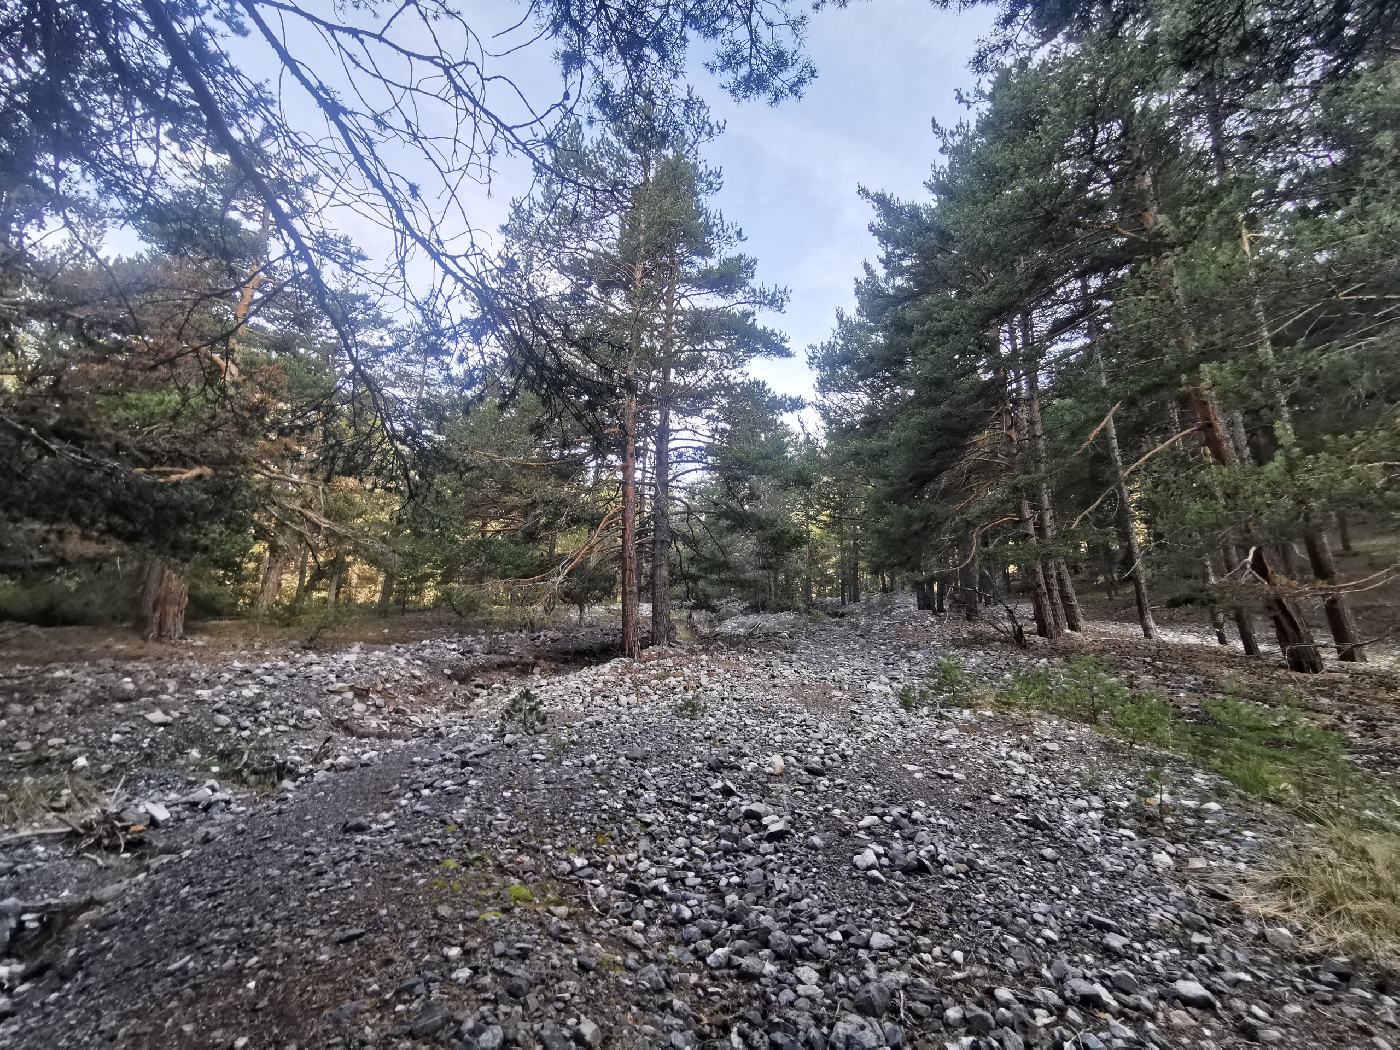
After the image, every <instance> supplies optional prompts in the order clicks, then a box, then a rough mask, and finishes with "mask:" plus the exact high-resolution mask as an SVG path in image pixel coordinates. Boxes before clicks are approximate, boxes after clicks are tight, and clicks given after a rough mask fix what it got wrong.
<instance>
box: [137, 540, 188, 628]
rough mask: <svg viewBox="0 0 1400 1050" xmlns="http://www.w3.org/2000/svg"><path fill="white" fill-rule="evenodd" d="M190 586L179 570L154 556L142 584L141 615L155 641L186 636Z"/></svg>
mask: <svg viewBox="0 0 1400 1050" xmlns="http://www.w3.org/2000/svg"><path fill="white" fill-rule="evenodd" d="M189 597H190V587H189V584H188V583H187V582H186V580H185V578H184V577H183V576H182V575H180V573H178V572H176V571H175V570H173V569H171V568H170V567H169V566H168V565H166V564H165V562H163V561H161V560H160V559H157V558H153V559H151V561H150V563H149V564H148V565H147V567H146V578H145V582H144V585H143V586H142V588H141V619H142V622H143V623H144V625H145V635H146V637H147V638H149V639H151V640H152V641H160V642H178V641H179V640H180V639H181V638H183V637H184V636H185V610H186V608H187V607H188V605H189Z"/></svg>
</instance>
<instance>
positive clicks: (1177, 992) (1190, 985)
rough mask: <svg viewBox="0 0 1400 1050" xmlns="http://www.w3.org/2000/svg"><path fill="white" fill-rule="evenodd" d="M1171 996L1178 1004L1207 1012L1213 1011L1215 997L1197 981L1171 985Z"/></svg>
mask: <svg viewBox="0 0 1400 1050" xmlns="http://www.w3.org/2000/svg"><path fill="white" fill-rule="evenodd" d="M1172 995H1173V996H1175V997H1176V999H1177V1000H1178V1001H1179V1002H1183V1003H1185V1004H1186V1005H1187V1006H1200V1007H1204V1008H1206V1009H1209V1010H1214V1009H1215V996H1213V995H1211V994H1210V992H1208V991H1206V989H1205V986H1204V985H1202V984H1200V983H1199V982H1198V981H1187V980H1180V981H1177V982H1176V983H1175V984H1173V985H1172Z"/></svg>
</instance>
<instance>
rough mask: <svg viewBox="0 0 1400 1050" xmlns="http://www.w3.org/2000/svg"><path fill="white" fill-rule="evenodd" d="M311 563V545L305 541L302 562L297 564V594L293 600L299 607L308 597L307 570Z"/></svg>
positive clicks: (302, 548)
mask: <svg viewBox="0 0 1400 1050" xmlns="http://www.w3.org/2000/svg"><path fill="white" fill-rule="evenodd" d="M310 561H311V544H309V543H307V542H306V541H305V540H303V541H302V544H301V560H300V561H299V563H298V564H297V592H296V596H295V597H294V598H293V599H292V604H293V605H299V604H300V603H301V600H302V598H304V597H305V596H306V570H307V566H308V564H309V563H310Z"/></svg>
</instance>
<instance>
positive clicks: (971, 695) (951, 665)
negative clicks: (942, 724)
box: [899, 653, 986, 711]
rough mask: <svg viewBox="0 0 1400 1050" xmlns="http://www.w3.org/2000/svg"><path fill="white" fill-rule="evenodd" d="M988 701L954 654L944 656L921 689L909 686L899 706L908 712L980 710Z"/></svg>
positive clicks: (924, 681)
mask: <svg viewBox="0 0 1400 1050" xmlns="http://www.w3.org/2000/svg"><path fill="white" fill-rule="evenodd" d="M985 699H986V697H985V696H984V694H983V692H982V690H981V689H980V688H979V687H977V686H976V685H974V684H973V682H972V680H971V678H970V677H969V676H968V673H967V669H966V668H965V667H963V664H962V661H961V660H959V659H958V658H957V656H955V655H954V654H952V653H944V654H943V655H942V656H940V657H939V658H938V659H937V660H935V661H934V664H933V667H932V668H931V669H930V670H929V671H928V672H927V673H926V674H925V675H924V678H923V681H922V682H921V683H920V684H918V685H906V686H905V687H904V688H903V689H901V690H900V691H899V703H900V705H901V706H902V707H903V708H904V709H905V710H906V711H917V710H919V709H920V708H926V707H931V708H934V709H941V708H945V707H980V706H981V705H982V702H983V701H984V700H985Z"/></svg>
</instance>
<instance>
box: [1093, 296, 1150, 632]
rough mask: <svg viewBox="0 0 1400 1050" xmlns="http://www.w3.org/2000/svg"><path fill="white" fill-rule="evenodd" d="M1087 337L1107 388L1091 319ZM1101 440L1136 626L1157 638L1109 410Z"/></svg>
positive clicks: (1106, 376) (1115, 429) (1104, 371)
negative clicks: (1130, 583) (1113, 492)
mask: <svg viewBox="0 0 1400 1050" xmlns="http://www.w3.org/2000/svg"><path fill="white" fill-rule="evenodd" d="M1089 338H1090V340H1091V343H1092V345H1093V348H1094V363H1095V364H1096V365H1097V366H1098V372H1099V389H1101V390H1107V389H1108V371H1107V369H1105V368H1104V363H1103V350H1102V348H1101V347H1100V346H1099V341H1098V332H1097V331H1096V330H1095V326H1094V324H1093V323H1092V322H1091V323H1090V326H1089ZM1104 440H1105V442H1106V444H1107V445H1108V462H1109V465H1110V466H1111V467H1112V468H1113V484H1114V487H1115V488H1116V489H1117V491H1118V514H1117V519H1118V541H1119V543H1121V544H1122V545H1123V553H1124V555H1126V556H1127V558H1128V560H1129V567H1128V576H1129V578H1130V579H1131V580H1132V581H1133V600H1134V602H1135V603H1136V605H1137V615H1138V626H1139V627H1140V628H1141V629H1142V636H1143V637H1144V638H1147V639H1149V640H1151V639H1153V638H1156V637H1157V624H1156V621H1154V620H1153V619H1152V602H1151V599H1150V597H1149V595H1148V593H1147V565H1146V563H1145V562H1144V560H1143V553H1142V546H1141V545H1140V544H1139V543H1138V537H1137V520H1136V516H1135V515H1134V514H1133V502H1132V499H1131V497H1130V496H1129V494H1128V485H1127V482H1125V481H1124V480H1123V451H1122V449H1121V448H1120V447H1119V445H1118V424H1117V423H1116V422H1115V421H1114V419H1113V413H1112V412H1110V413H1109V416H1108V422H1107V423H1106V424H1105V425H1104Z"/></svg>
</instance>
